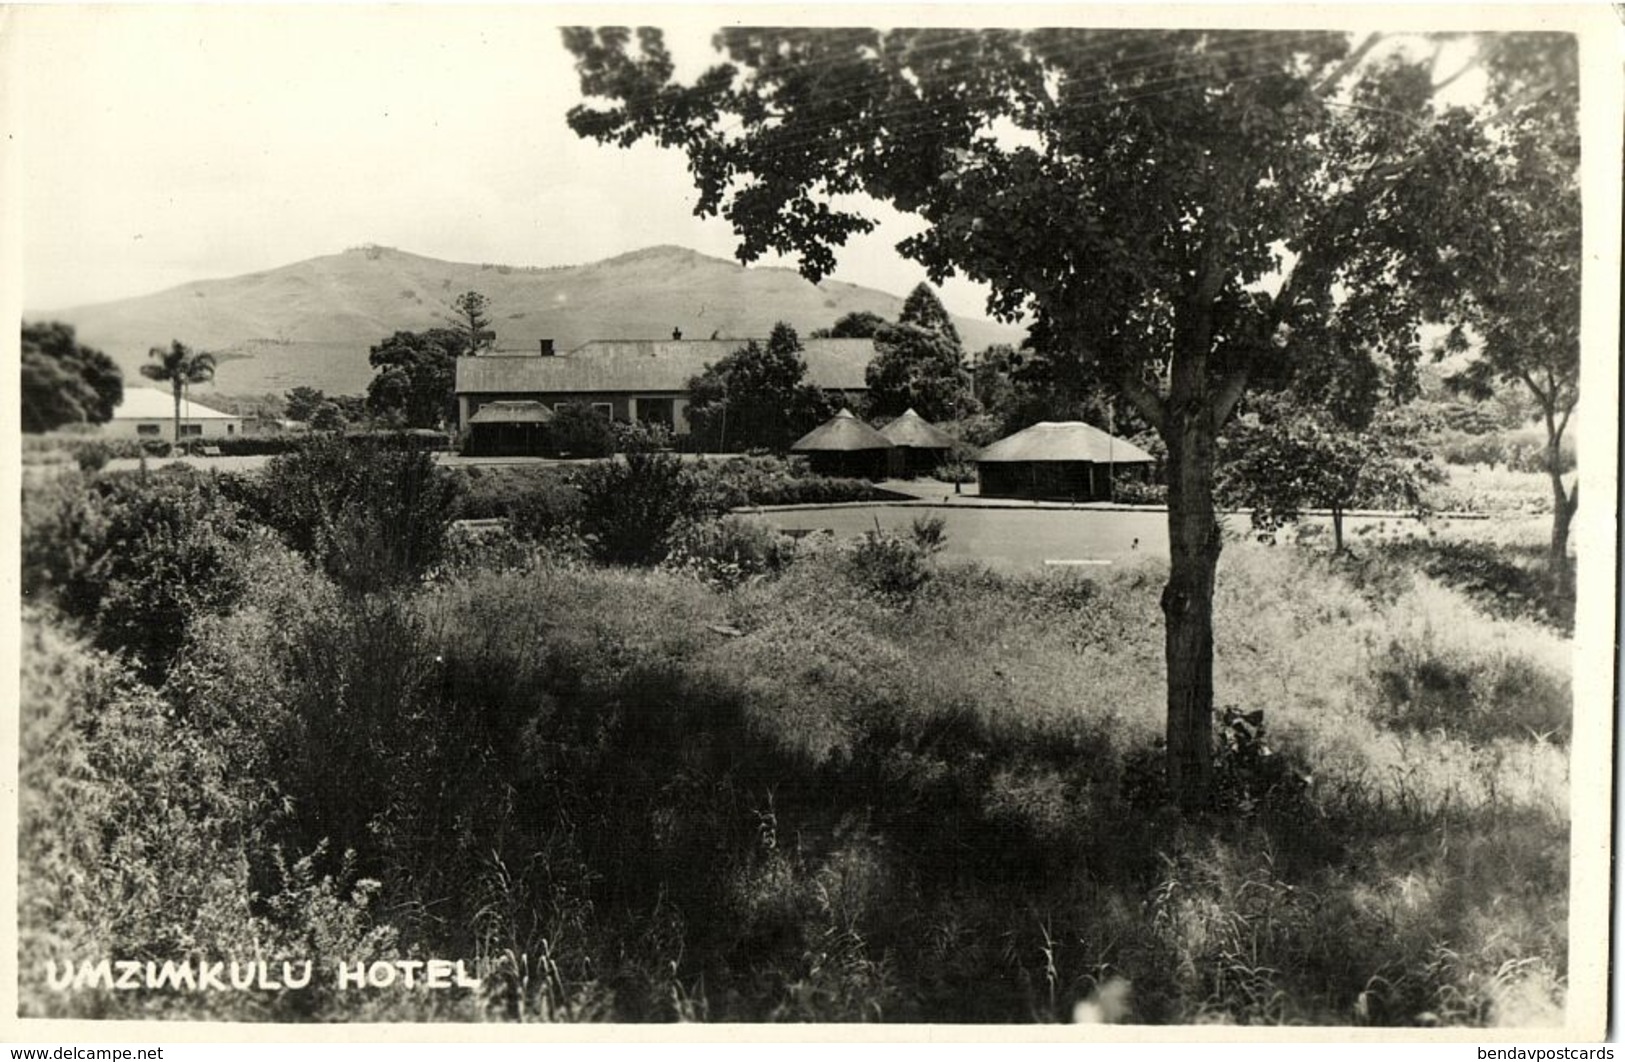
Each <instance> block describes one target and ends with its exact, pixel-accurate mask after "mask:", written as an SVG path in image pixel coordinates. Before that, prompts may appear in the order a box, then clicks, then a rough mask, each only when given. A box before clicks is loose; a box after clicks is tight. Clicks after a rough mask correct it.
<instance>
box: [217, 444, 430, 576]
mask: <svg viewBox="0 0 1625 1062" xmlns="http://www.w3.org/2000/svg"><path fill="white" fill-rule="evenodd" d="M231 482H232V483H233V484H235V489H238V490H241V491H243V492H244V500H245V502H246V503H247V504H248V506H249V508H250V509H251V510H252V511H253V512H254V514H255V516H256V517H257V518H258V519H259V520H260V521H261V522H262V523H264V524H265V525H266V526H268V527H271V528H274V529H275V530H277V531H278V532H280V533H281V534H282V535H283V536H284V537H285V538H286V539H287V541H288V543H289V544H290V545H291V546H293V548H294V549H296V550H298V551H299V552H300V553H302V554H304V555H305V556H307V557H311V558H313V559H314V560H316V561H317V562H318V563H319V564H320V565H321V566H322V567H323V568H324V569H325V570H326V571H327V573H328V575H329V576H330V577H332V579H333V580H334V582H335V583H337V584H339V585H341V586H344V587H346V588H348V589H351V590H356V591H360V592H366V591H370V590H377V589H381V588H383V587H385V586H389V585H394V584H398V583H401V582H403V581H409V580H412V579H415V578H417V577H418V576H419V575H421V574H422V573H423V572H425V571H427V570H428V569H429V568H431V567H433V565H434V564H435V562H436V560H437V559H438V558H439V553H440V545H441V540H442V537H443V536H444V534H445V530H446V527H447V525H448V524H449V523H450V522H451V520H452V518H453V516H454V515H455V512H456V487H455V485H454V484H453V483H452V481H451V479H450V477H448V476H447V475H446V474H445V473H444V472H442V471H441V470H439V469H437V468H436V467H435V465H434V459H433V457H432V456H431V455H430V454H428V453H426V452H424V451H422V450H415V449H397V448H390V447H388V446H384V445H380V444H376V443H373V442H371V441H357V440H344V439H338V438H331V437H329V438H322V439H318V440H315V441H313V442H311V443H310V444H309V445H307V446H305V447H303V448H302V449H300V450H299V451H297V452H295V453H291V454H286V455H283V456H281V457H276V458H273V459H272V460H271V462H270V463H269V464H267V465H266V467H265V468H264V469H263V470H262V471H261V473H260V476H259V479H258V481H257V483H256V482H252V481H249V480H246V479H239V480H233V481H231Z"/></svg>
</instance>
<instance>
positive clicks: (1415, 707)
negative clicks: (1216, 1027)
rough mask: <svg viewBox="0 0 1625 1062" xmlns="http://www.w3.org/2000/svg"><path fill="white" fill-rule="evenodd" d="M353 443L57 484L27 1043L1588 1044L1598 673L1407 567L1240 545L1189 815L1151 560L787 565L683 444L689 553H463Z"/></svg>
mask: <svg viewBox="0 0 1625 1062" xmlns="http://www.w3.org/2000/svg"><path fill="white" fill-rule="evenodd" d="M326 445H327V446H330V447H337V446H341V445H343V444H341V443H337V442H331V443H328V444H326ZM334 454H335V451H331V450H323V449H322V448H320V447H318V448H316V449H314V450H313V451H311V452H309V453H306V454H300V455H290V456H288V457H281V458H277V459H275V460H273V461H272V462H271V463H270V464H269V465H268V467H267V468H266V469H265V470H264V471H263V473H260V474H259V475H257V476H254V477H247V476H243V477H231V476H221V475H209V474H205V473H200V472H196V471H193V470H187V469H184V468H178V469H165V470H163V471H161V472H156V473H152V474H150V475H147V476H142V475H140V474H138V473H120V474H102V475H97V476H84V475H81V474H78V473H73V472H66V473H63V474H62V475H60V476H58V477H55V478H52V479H50V480H44V481H36V482H34V483H32V484H31V485H30V487H29V490H28V493H27V495H26V496H25V506H24V522H25V526H24V572H25V581H24V594H25V601H26V604H25V610H24V628H25V630H24V647H23V650H24V651H23V707H22V764H23V767H22V771H23V775H22V791H23V799H22V804H21V835H20V844H21V848H20V858H21V864H22V871H21V874H20V880H21V883H22V890H23V891H22V896H21V918H20V922H21V924H20V928H21V931H22V932H21V941H20V961H21V971H22V975H21V1000H22V1005H23V1008H24V1010H25V1012H26V1013H29V1014H34V1015H60V1016H69V1015H73V1016H98V1017H123V1016H143V1015H173V1016H186V1017H216V1018H234V1019H245V1020H259V1019H281V1020H288V1019H306V1018H315V1019H329V1020H331V1019H336V1020H376V1019H394V1020H403V1019H406V1020H412V1019H416V1020H434V1019H468V1020H474V1019H481V1018H505V1019H511V1020H589V1019H616V1020H671V1019H680V1018H703V1019H711V1020H826V1021H829V1020H842V1021H846V1020H850V1021H859V1020H884V1021H908V1020H917V1021H992V1022H1005V1021H1030V1020H1041V1021H1055V1020H1067V1019H1069V1018H1072V1017H1073V1016H1074V1015H1075V1014H1076V1015H1078V1016H1093V1017H1097V1018H1098V1017H1105V1018H1115V1019H1122V1020H1133V1021H1141V1022H1196V1021H1225V1022H1242V1023H1248V1022H1267V1023H1278V1022H1313V1023H1336V1024H1347V1023H1353V1024H1399V1025H1410V1024H1437V1023H1462V1024H1489V1023H1520V1024H1529V1023H1536V1022H1542V1021H1546V1020H1555V1017H1556V1016H1557V1015H1558V1014H1559V1013H1560V1008H1561V1007H1562V1005H1563V1000H1564V995H1565V982H1564V970H1565V966H1566V953H1567V913H1566V906H1567V905H1566V902H1565V897H1566V895H1567V889H1568V884H1567V881H1568V877H1567V867H1568V844H1567V840H1566V838H1567V836H1568V826H1567V824H1568V808H1567V791H1568V787H1567V744H1568V741H1569V735H1570V722H1569V719H1570V686H1569V684H1570V679H1569V663H1568V652H1569V643H1568V642H1567V641H1566V640H1565V639H1564V638H1563V637H1562V636H1561V635H1560V634H1559V633H1558V632H1557V631H1555V630H1553V629H1551V628H1550V627H1548V626H1544V625H1540V624H1537V623H1534V622H1530V621H1527V620H1524V619H1518V618H1510V617H1507V616H1493V615H1490V614H1487V613H1486V612H1484V611H1481V610H1480V609H1479V608H1477V607H1476V606H1475V605H1474V604H1473V603H1472V601H1471V600H1469V599H1468V598H1467V597H1464V596H1462V595H1460V594H1458V593H1457V592H1455V591H1453V590H1450V589H1447V588H1445V587H1443V586H1441V585H1440V584H1438V583H1437V582H1435V581H1434V580H1433V579H1432V578H1431V577H1429V576H1428V575H1427V574H1425V573H1423V572H1420V571H1418V570H1417V568H1416V566H1415V565H1414V564H1412V563H1411V558H1408V557H1407V556H1406V555H1405V554H1403V553H1402V552H1392V553H1390V552H1380V553H1379V551H1375V550H1369V551H1365V552H1366V556H1365V559H1364V560H1363V561H1361V562H1355V561H1351V560H1332V559H1328V558H1326V557H1323V556H1321V555H1319V554H1317V553H1314V552H1311V551H1307V550H1298V549H1293V548H1275V549H1269V548H1265V547H1262V546H1251V545H1248V544H1246V543H1242V542H1236V543H1233V544H1232V545H1230V546H1229V547H1228V548H1227V550H1226V553H1225V561H1224V563H1223V565H1222V566H1221V569H1220V577H1219V582H1218V595H1217V608H1218V610H1219V614H1220V616H1221V618H1222V619H1223V621H1224V622H1222V623H1221V624H1220V626H1219V628H1218V629H1219V630H1220V631H1221V632H1223V634H1222V636H1221V638H1220V641H1219V643H1218V645H1217V647H1216V663H1217V668H1218V672H1217V675H1216V685H1217V688H1218V689H1219V690H1220V691H1222V697H1223V703H1224V704H1226V705H1229V706H1232V707H1233V709H1234V710H1231V711H1223V712H1221V713H1220V719H1219V725H1218V732H1217V736H1218V738H1219V741H1218V747H1219V748H1220V749H1221V753H1220V756H1219V763H1218V766H1217V773H1216V778H1217V790H1216V793H1217V797H1216V802H1215V804H1214V806H1213V807H1212V808H1211V809H1209V810H1208V811H1206V812H1204V813H1202V814H1198V815H1182V814H1180V813H1178V812H1175V811H1173V810H1172V809H1171V808H1170V807H1169V803H1168V800H1167V797H1166V793H1165V792H1164V791H1163V789H1162V785H1163V783H1162V780H1161V772H1160V771H1159V770H1158V764H1157V755H1158V754H1157V741H1158V735H1159V731H1160V729H1161V713H1162V699H1163V698H1162V695H1163V690H1162V685H1161V683H1160V682H1159V681H1156V680H1155V678H1154V676H1157V675H1158V674H1159V673H1160V667H1159V661H1160V656H1161V640H1160V630H1159V621H1158V604H1157V595H1158V590H1159V587H1160V585H1161V583H1162V581H1163V580H1164V579H1165V577H1166V570H1165V568H1164V567H1163V566H1162V565H1161V564H1159V563H1157V562H1154V561H1148V562H1146V563H1144V564H1143V565H1140V566H1130V567H1126V568H1123V569H1119V570H1114V571H1111V572H1110V573H1108V574H1105V575H1103V576H1101V577H1098V578H1095V577H1091V578H1080V577H1078V575H1077V573H1075V572H1058V573H1040V574H1035V575H1032V576H1008V575H998V574H994V573H992V572H989V571H986V570H983V569H981V568H979V567H977V566H958V565H951V564H948V563H946V562H945V561H944V560H943V559H942V558H941V557H940V555H938V554H937V553H936V552H935V547H936V546H937V545H939V544H940V539H941V534H942V527H941V525H940V524H936V525H934V526H933V525H932V524H931V523H929V522H921V523H920V524H918V525H917V526H916V527H915V528H914V530H913V532H912V533H911V534H908V535H902V536H898V535H890V534H882V533H880V532H878V531H877V532H875V533H871V534H869V535H867V536H864V537H862V538H860V539H858V540H855V541H852V542H846V543H839V542H824V543H820V542H818V541H817V540H816V539H807V540H803V541H802V542H800V543H796V542H792V541H790V540H788V539H785V538H783V537H782V536H779V535H777V534H775V533H773V532H771V531H770V530H768V529H766V528H765V527H763V526H762V525H760V524H756V523H754V522H752V521H750V520H749V519H748V518H743V517H727V518H723V519H720V520H715V519H711V518H709V517H707V516H706V515H705V513H706V512H707V511H713V510H709V509H708V508H707V507H708V506H711V505H712V504H713V503H712V502H709V501H706V500H705V496H704V492H701V491H696V492H694V493H692V494H689V493H685V492H686V491H688V490H689V488H691V487H694V486H695V483H694V482H693V481H692V480H689V479H688V478H687V477H689V476H691V475H692V473H691V471H690V470H687V469H685V468H683V467H682V466H681V464H680V463H678V462H676V461H675V459H671V460H668V457H669V455H650V460H649V461H648V462H646V463H645V464H643V465H642V466H639V465H637V464H636V463H633V462H625V461H622V462H617V463H616V464H614V465H611V466H605V467H606V469H608V470H607V471H605V472H601V473H597V475H599V476H603V477H614V476H644V477H662V476H665V477H668V478H669V479H670V481H671V483H674V484H681V485H678V486H673V487H671V493H669V494H667V495H662V497H663V498H664V499H665V503H663V504H662V505H661V506H658V507H656V506H651V507H648V508H647V509H645V510H643V511H640V512H637V513H620V514H618V515H617V516H616V519H617V520H619V521H620V522H621V523H622V524H623V525H627V526H632V525H637V524H639V521H646V523H645V524H643V525H640V526H645V527H646V529H647V527H649V526H652V525H655V524H659V525H662V526H660V527H659V528H657V530H659V531H660V541H661V543H662V545H663V549H661V550H658V551H652V552H650V553H648V554H644V555H641V556H638V557H636V558H631V557H628V558H627V559H636V560H638V561H642V562H649V563H652V565H653V566H650V567H625V566H617V565H608V564H603V563H600V562H596V561H594V560H593V559H592V557H593V555H594V554H595V553H598V554H600V555H602V553H603V542H602V540H601V539H595V538H594V534H593V532H592V531H591V530H590V521H591V513H592V511H593V506H594V505H595V504H601V502H602V498H601V497H597V496H596V495H595V492H598V491H599V488H598V487H596V486H595V485H594V484H593V483H591V482H578V483H572V484H557V483H555V484H553V485H552V486H550V487H547V488H546V489H545V490H539V493H546V494H549V497H544V498H538V499H537V500H535V501H534V502H527V503H525V504H526V505H530V506H531V507H532V508H533V510H534V511H535V513H537V514H540V515H535V516H534V518H533V519H534V522H533V523H532V524H531V525H528V527H527V526H526V525H524V524H523V523H520V522H516V525H515V527H514V529H513V530H504V529H502V528H472V529H470V528H460V527H457V526H454V525H453V524H452V520H453V518H454V517H456V516H458V515H460V513H461V512H462V511H463V509H462V508H461V507H463V506H465V505H466V497H467V494H466V493H465V491H464V490H463V489H461V488H460V487H459V486H458V484H457V483H456V482H455V481H454V480H453V479H452V478H451V477H450V476H448V475H447V474H445V473H443V472H438V471H436V470H434V469H433V468H432V467H431V466H430V464H429V459H428V457H427V456H426V455H423V454H419V453H412V452H409V451H402V450H387V449H376V450H371V451H366V452H364V453H362V454H360V455H359V456H358V455H356V454H353V453H352V455H351V456H352V459H351V460H348V461H340V460H336V459H335V456H334ZM599 493H601V492H599ZM667 503H669V504H667ZM689 506H692V508H691V509H689V508H686V507H689ZM548 514H551V515H548ZM668 516H671V517H672V521H671V523H670V524H665V521H666V519H667V517H668ZM363 561H365V563H362V562H363ZM655 562H657V563H655ZM1260 712H1261V713H1262V715H1260V714H1258V713H1260ZM1445 837H1448V843H1447V844H1446V843H1441V839H1442V838H1445ZM1486 868H1495V869H1494V871H1493V872H1492V871H1488V870H1486ZM109 955H111V956H136V957H142V958H147V957H152V958H159V959H165V958H174V959H176V960H177V961H179V960H182V959H186V958H194V959H218V958H225V959H229V958H235V957H241V958H254V957H263V958H266V959H269V960H273V961H274V960H278V959H282V958H290V959H312V960H314V961H315V962H316V963H317V964H318V969H325V968H329V967H330V966H331V964H332V963H333V962H335V961H338V960H341V959H342V960H344V961H348V962H355V961H358V960H363V959H369V958H374V957H376V958H428V957H450V958H465V959H469V960H472V961H476V962H478V963H479V964H480V969H481V970H482V973H483V977H484V983H483V987H482V988H481V989H479V990H477V991H464V992H452V993H438V994H420V993H408V992H401V991H390V992H386V991H364V992H354V991H352V992H346V993H338V992H335V991H332V990H331V979H330V978H329V979H324V978H323V977H321V976H318V977H317V978H316V980H315V981H313V984H312V987H311V988H310V989H307V990H302V991H289V992H283V993H230V992H228V993H224V994H212V993H196V994H191V993H162V992H145V991H136V992H102V991H79V992H60V993H59V992H54V991H51V990H49V989H48V988H47V987H46V985H45V983H44V973H43V964H44V963H45V961H46V960H50V959H55V960H59V961H61V960H65V959H74V960H78V959H85V958H98V957H102V956H109Z"/></svg>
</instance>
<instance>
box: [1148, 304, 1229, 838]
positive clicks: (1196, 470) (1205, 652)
mask: <svg viewBox="0 0 1625 1062" xmlns="http://www.w3.org/2000/svg"><path fill="white" fill-rule="evenodd" d="M1191 316H1192V317H1193V318H1195V320H1193V321H1190V322H1189V324H1190V327H1187V328H1182V329H1180V332H1181V333H1183V334H1181V335H1179V336H1177V338H1176V340H1175V342H1176V344H1177V347H1176V353H1175V357H1174V359H1173V364H1172V366H1171V367H1170V373H1171V378H1170V380H1169V385H1170V386H1169V394H1168V402H1167V406H1166V410H1167V412H1166V415H1165V417H1164V421H1163V425H1162V430H1163V439H1164V441H1165V442H1166V443H1167V446H1168V550H1169V566H1168V585H1167V586H1166V587H1164V588H1163V591H1162V614H1163V618H1164V627H1165V630H1164V639H1165V641H1164V647H1165V655H1166V662H1167V669H1168V721H1167V731H1166V734H1167V741H1168V762H1167V775H1168V791H1169V794H1170V796H1172V797H1173V799H1174V800H1176V801H1177V802H1178V803H1179V806H1180V807H1181V808H1182V809H1184V810H1186V811H1194V810H1198V809H1201V808H1203V807H1206V806H1207V805H1208V804H1209V802H1210V796H1211V794H1212V790H1213V585H1214V574H1215V571H1216V569H1217V567H1218V562H1219V550H1220V545H1221V543H1220V538H1219V522H1218V516H1217V513H1216V512H1215V511H1214V507H1213V467H1214V460H1215V449H1216V445H1215V439H1214V437H1215V435H1216V434H1217V432H1216V430H1215V429H1216V425H1215V423H1214V418H1215V413H1214V405H1215V399H1214V396H1213V395H1212V394H1211V393H1210V392H1209V381H1208V371H1207V352H1208V344H1209V339H1210V336H1209V327H1208V315H1207V314H1206V313H1203V312H1198V313H1195V314H1192V315H1191Z"/></svg>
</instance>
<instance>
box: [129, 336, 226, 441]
mask: <svg viewBox="0 0 1625 1062" xmlns="http://www.w3.org/2000/svg"><path fill="white" fill-rule="evenodd" d="M147 357H149V358H156V359H157V360H156V361H149V362H148V363H147V364H145V365H143V366H141V375H142V376H145V377H146V378H147V379H149V380H156V381H158V382H159V383H167V384H168V385H169V389H170V392H171V394H172V395H173V397H174V400H175V431H174V434H173V435H172V436H170V441H171V442H173V443H175V444H176V445H179V444H180V440H181V399H182V397H183V396H184V395H185V393H186V390H187V389H188V388H189V387H191V385H193V384H200V383H208V382H209V381H210V380H213V379H214V372H215V368H216V359H215V356H214V355H213V354H210V353H209V352H208V351H204V350H193V349H192V348H191V347H189V346H187V345H186V344H185V343H182V342H181V341H180V340H178V339H176V340H173V341H171V343H170V344H169V349H168V350H165V349H164V348H162V347H153V348H152V349H151V350H149V351H147Z"/></svg>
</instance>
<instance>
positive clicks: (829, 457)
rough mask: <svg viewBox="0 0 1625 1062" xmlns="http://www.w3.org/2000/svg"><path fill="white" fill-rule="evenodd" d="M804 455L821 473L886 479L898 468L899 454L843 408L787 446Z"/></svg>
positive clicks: (883, 437) (887, 441) (816, 470)
mask: <svg viewBox="0 0 1625 1062" xmlns="http://www.w3.org/2000/svg"><path fill="white" fill-rule="evenodd" d="M790 452H791V453H793V454H801V455H803V456H805V457H806V458H807V464H808V466H809V467H810V468H811V469H812V470H813V471H814V472H816V473H818V474H819V475H821V476H855V477H861V478H864V479H885V478H887V477H888V476H892V475H896V474H897V472H898V471H899V467H900V466H899V463H898V462H899V457H898V453H897V451H896V450H895V449H894V448H893V447H892V444H891V441H890V440H889V439H887V438H886V437H885V436H884V435H882V434H880V433H879V432H878V431H875V430H874V429H873V428H871V427H869V425H867V424H865V423H864V422H863V421H861V420H859V419H858V418H857V417H854V416H853V415H852V411H851V410H849V409H843V410H841V411H840V412H839V413H837V414H835V415H834V416H833V417H831V418H829V419H828V420H826V421H824V423H822V424H820V425H819V426H818V427H816V428H814V429H813V430H812V431H810V432H808V433H807V434H805V435H803V436H802V437H801V438H799V439H797V440H796V441H795V444H794V445H792V446H791V447H790Z"/></svg>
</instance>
